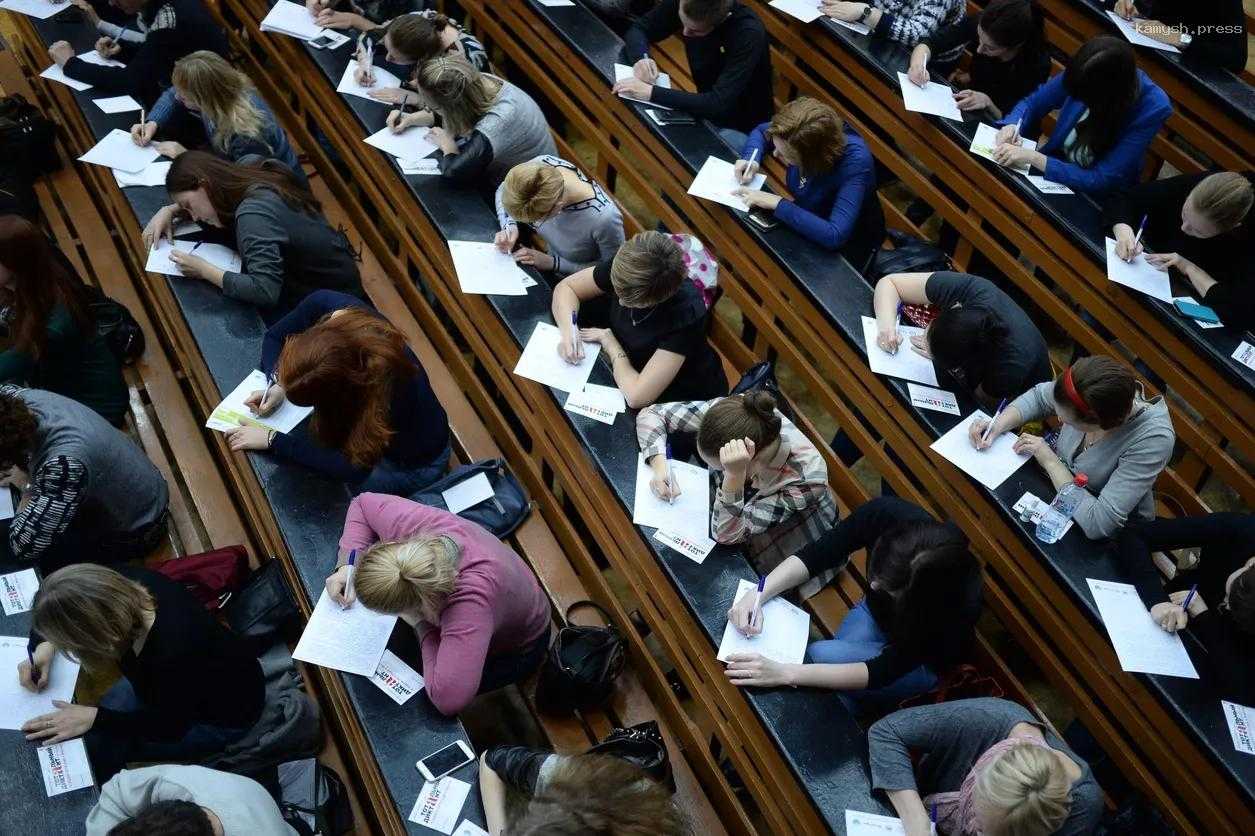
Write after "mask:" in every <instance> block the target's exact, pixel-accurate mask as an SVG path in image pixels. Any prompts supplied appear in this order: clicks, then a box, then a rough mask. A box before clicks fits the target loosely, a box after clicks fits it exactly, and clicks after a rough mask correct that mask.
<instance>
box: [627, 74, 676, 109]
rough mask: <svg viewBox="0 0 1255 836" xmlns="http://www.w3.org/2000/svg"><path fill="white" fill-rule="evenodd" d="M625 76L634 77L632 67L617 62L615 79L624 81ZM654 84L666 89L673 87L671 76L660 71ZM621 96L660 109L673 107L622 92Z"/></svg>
mask: <svg viewBox="0 0 1255 836" xmlns="http://www.w3.org/2000/svg"><path fill="white" fill-rule="evenodd" d="M625 78H632V68H631V67H629V66H628V65H627V64H615V65H614V80H615V81H623V79H625ZM654 86H655V87H665V88H666V89H668V90H670V89H671V76H669V75H667V74H666V73H659V74H658V80H657V81H655V82H654ZM619 98H621V99H627V100H628V101H629V102H637V103H639V104H645V105H649V106H650V107H656V108H658V109H660V110H670V109H671V108H669V107H667V106H666V105H660V104H657V103H655V102H647V101H644V100H642V99H634V98H632V97H631V96H625V95H623V94H622V93H620V94H619Z"/></svg>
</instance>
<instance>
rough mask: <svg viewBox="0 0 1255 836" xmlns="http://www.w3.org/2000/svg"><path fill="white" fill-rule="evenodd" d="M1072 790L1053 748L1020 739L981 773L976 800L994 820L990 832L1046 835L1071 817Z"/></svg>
mask: <svg viewBox="0 0 1255 836" xmlns="http://www.w3.org/2000/svg"><path fill="white" fill-rule="evenodd" d="M1071 789H1072V788H1071V786H1070V784H1069V782H1068V776H1067V774H1066V773H1065V772H1064V769H1063V765H1062V764H1061V763H1060V762H1059V758H1058V756H1057V755H1056V754H1055V752H1054V750H1053V749H1051V748H1049V747H1047V746H1040V745H1038V744H1036V743H1019V744H1016V745H1014V746H1011V747H1008V748H1007V750H1006V751H1004V752H1003V753H1002V754H1001V755H999V756H998V757H997V758H995V759H994V761H993V762H992V763H990V764H989V766H987V767H986V768H985V769H984V770H982V771H981V772H980V774H978V775H977V776H976V784H975V787H974V788H973V799H974V800H975V802H976V804H977V807H978V809H981V810H983V811H986V812H988V813H989V814H991V817H992V818H993V819H995V821H993V822H990V823H989V827H987V828H986V829H985V830H984V831H983V832H984V834H985V836H1046V834H1049V833H1054V832H1055V831H1056V830H1058V829H1059V827H1060V826H1062V824H1063V822H1064V821H1066V820H1067V818H1068V813H1069V811H1070V809H1071Z"/></svg>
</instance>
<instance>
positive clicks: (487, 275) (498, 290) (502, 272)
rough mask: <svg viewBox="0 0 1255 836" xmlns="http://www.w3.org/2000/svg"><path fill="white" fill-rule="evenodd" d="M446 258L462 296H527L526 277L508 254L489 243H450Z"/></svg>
mask: <svg viewBox="0 0 1255 836" xmlns="http://www.w3.org/2000/svg"><path fill="white" fill-rule="evenodd" d="M449 255H451V256H452V257H453V268H454V270H456V271H457V274H458V284H459V285H460V286H461V288H462V292H463V293H483V294H488V295H491V296H526V295H527V288H526V287H524V286H523V280H524V279H525V278H527V274H526V273H524V272H523V268H521V267H519V265H518V264H517V263H516V262H515V260H514V257H513V256H511V255H510V254H509V253H503V252H501V250H499V249H497V246H496V245H495V244H493V243H491V242H489V241H450V242H449Z"/></svg>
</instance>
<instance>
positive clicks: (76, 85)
mask: <svg viewBox="0 0 1255 836" xmlns="http://www.w3.org/2000/svg"><path fill="white" fill-rule="evenodd" d="M43 1H44V0H41V2H43ZM39 77H40V78H46V79H48V80H49V81H59V82H60V83H62V84H64V85H65V86H66V87H69V88H70V89H71V90H78V91H80V92H81V91H83V90H90V89H92V86H91V85H90V84H88V83H87V82H85V81H79V80H78V79H74V78H70V77H69V76H68V75H66V74H65V71H64V70H62V69H61V68H60V67H59V66H57V65H56V64H53V65H52V66H51V67H49V68H48V69H46V70H44V71H43V72H42V73H40V74H39Z"/></svg>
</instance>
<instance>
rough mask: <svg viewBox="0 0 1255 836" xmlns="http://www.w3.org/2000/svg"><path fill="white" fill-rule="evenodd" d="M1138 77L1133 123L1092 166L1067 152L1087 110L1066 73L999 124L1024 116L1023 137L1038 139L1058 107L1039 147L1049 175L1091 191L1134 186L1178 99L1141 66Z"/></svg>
mask: <svg viewBox="0 0 1255 836" xmlns="http://www.w3.org/2000/svg"><path fill="white" fill-rule="evenodd" d="M1137 81H1138V93H1137V101H1135V102H1134V103H1133V111H1132V112H1131V113H1130V114H1129V121H1128V124H1127V125H1125V126H1124V131H1123V132H1122V134H1121V136H1120V138H1119V139H1117V140H1116V143H1115V145H1113V146H1111V148H1109V149H1107V153H1106V154H1104V155H1103V156H1102V157H1100V158H1099V159H1097V160H1095V161H1094V164H1093V165H1092V166H1090V167H1089V168H1082V167H1081V166H1079V165H1076V164H1074V163H1070V162H1067V161H1066V160H1065V159H1063V156H1062V155H1063V142H1064V140H1065V139H1067V136H1068V134H1069V133H1071V132H1072V129H1073V128H1074V127H1076V123H1077V122H1078V121H1079V120H1080V118H1081V114H1083V113H1084V112H1085V104H1084V103H1083V102H1081V101H1080V100H1079V99H1074V98H1072V97H1071V96H1069V95H1068V93H1067V91H1066V90H1065V89H1064V88H1063V73H1059V74H1058V75H1056V76H1055V77H1054V78H1052V79H1050V80H1049V81H1047V82H1046V83H1045V84H1043V85H1042V86H1041V87H1038V88H1037V89H1036V90H1034V91H1033V92H1032V93H1030V94H1028V95H1027V96H1026V97H1024V98H1023V99H1021V100H1020V102H1019V104H1017V105H1016V106H1015V107H1014V108H1012V109H1011V112H1010V113H1008V114H1007V115H1006V117H1005V118H1003V119H1002V121H1000V122H999V123H998V124H999V125H1014V124H1015V123H1016V121H1017V120H1019V121H1020V134H1021V136H1024V137H1025V138H1027V139H1036V138H1037V136H1038V135H1039V134H1040V133H1041V122H1042V118H1043V117H1045V116H1046V114H1048V113H1051V112H1052V111H1055V110H1057V111H1059V117H1058V120H1057V121H1056V122H1055V128H1054V131H1053V132H1052V133H1051V134H1050V138H1049V139H1048V140H1046V144H1045V145H1043V146H1041V147H1040V148H1038V149H1037V150H1038V151H1041V152H1042V153H1043V154H1045V155H1046V158H1047V160H1046V172H1045V173H1046V179H1047V180H1050V181H1053V182H1055V183H1062V184H1063V185H1065V186H1067V187H1068V188H1070V189H1072V190H1073V191H1078V192H1085V193H1087V194H1102V193H1104V192H1109V191H1112V190H1113V189H1116V188H1118V187H1122V186H1131V185H1133V184H1135V183H1137V182H1138V180H1139V179H1141V177H1140V175H1141V169H1142V158H1143V157H1144V156H1145V155H1146V149H1147V148H1148V147H1149V146H1150V141H1151V140H1152V139H1154V137H1155V134H1157V133H1158V132H1159V128H1160V126H1162V125H1163V123H1164V122H1165V121H1167V119H1168V117H1169V116H1171V115H1172V102H1171V101H1169V100H1168V95H1167V94H1166V93H1164V91H1163V90H1161V89H1159V85H1157V84H1155V82H1153V81H1151V80H1150V77H1149V76H1147V75H1146V73H1144V72H1142V71H1141V70H1138V71H1137Z"/></svg>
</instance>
